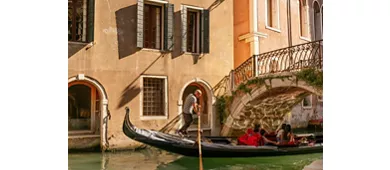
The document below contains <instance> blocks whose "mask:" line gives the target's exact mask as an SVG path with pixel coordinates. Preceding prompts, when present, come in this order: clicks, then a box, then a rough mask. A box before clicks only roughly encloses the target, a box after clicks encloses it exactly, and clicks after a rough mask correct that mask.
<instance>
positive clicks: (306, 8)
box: [297, 0, 311, 42]
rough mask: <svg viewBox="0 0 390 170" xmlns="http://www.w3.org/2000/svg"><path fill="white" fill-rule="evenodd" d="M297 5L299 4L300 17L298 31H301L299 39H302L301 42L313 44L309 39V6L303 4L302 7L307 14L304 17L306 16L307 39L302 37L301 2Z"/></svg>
mask: <svg viewBox="0 0 390 170" xmlns="http://www.w3.org/2000/svg"><path fill="white" fill-rule="evenodd" d="M297 3H298V16H299V17H298V18H299V24H298V26H299V29H298V30H299V38H300V39H301V40H305V41H308V42H311V39H310V38H309V36H310V32H309V30H310V24H309V19H310V13H309V6H308V5H304V4H302V7H303V8H305V12H306V13H305V14H304V15H306V23H307V25H306V27H307V37H305V36H303V35H302V18H301V0H298V1H297Z"/></svg>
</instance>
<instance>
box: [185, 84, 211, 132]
mask: <svg viewBox="0 0 390 170" xmlns="http://www.w3.org/2000/svg"><path fill="white" fill-rule="evenodd" d="M197 89H199V90H201V91H202V98H201V99H200V100H198V104H200V105H201V106H202V110H201V116H202V117H201V121H202V124H201V126H202V128H211V123H210V115H209V110H208V109H209V102H208V101H209V96H208V95H207V92H206V89H205V88H204V87H203V86H202V85H200V84H198V83H195V82H193V83H191V84H189V85H188V86H187V87H186V88H185V89H184V93H183V96H182V101H183V102H184V101H185V99H186V97H187V96H188V95H189V94H191V93H192V94H193V93H194V92H195V90H197ZM182 107H183V106H182ZM194 114H196V113H194ZM194 118H195V116H194ZM197 124H198V119H197V118H195V119H194V122H193V123H192V125H191V126H190V129H192V128H194V129H196V128H197Z"/></svg>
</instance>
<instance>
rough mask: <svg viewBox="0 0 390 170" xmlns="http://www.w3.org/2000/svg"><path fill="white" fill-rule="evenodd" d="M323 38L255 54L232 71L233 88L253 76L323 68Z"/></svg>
mask: <svg viewBox="0 0 390 170" xmlns="http://www.w3.org/2000/svg"><path fill="white" fill-rule="evenodd" d="M322 48H323V45H322V40H318V41H313V42H309V43H305V44H299V45H295V46H292V47H287V48H282V49H278V50H274V51H270V52H266V53H263V54H260V55H254V56H252V57H251V58H249V59H248V60H246V61H245V62H244V63H242V64H241V65H240V66H238V67H237V68H236V69H234V70H232V72H231V73H230V81H231V80H233V81H232V84H231V88H232V89H234V87H235V86H238V85H239V84H241V83H242V82H245V81H247V80H249V79H251V78H253V77H257V76H260V75H267V74H273V73H282V72H295V71H299V70H301V69H304V68H313V67H314V68H317V69H322V56H323V54H322V52H323V49H322Z"/></svg>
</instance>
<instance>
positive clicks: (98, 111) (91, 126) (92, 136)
mask: <svg viewBox="0 0 390 170" xmlns="http://www.w3.org/2000/svg"><path fill="white" fill-rule="evenodd" d="M107 106H108V98H107V93H106V91H105V90H104V88H103V86H102V85H101V84H100V83H99V82H98V81H97V80H95V79H93V78H91V77H88V76H85V75H84V74H78V75H77V76H74V77H71V78H69V79H68V139H69V141H68V149H73V148H80V147H84V146H81V145H83V144H85V143H89V144H90V145H89V146H91V145H92V144H91V143H95V142H97V145H100V148H101V149H102V150H106V149H107V148H108V140H107V122H108V118H109V116H108V109H107ZM73 139H74V140H73Z"/></svg>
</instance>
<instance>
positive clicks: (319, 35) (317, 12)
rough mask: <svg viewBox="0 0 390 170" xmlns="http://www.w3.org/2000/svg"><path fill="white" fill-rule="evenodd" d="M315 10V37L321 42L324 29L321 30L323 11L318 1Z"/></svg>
mask: <svg viewBox="0 0 390 170" xmlns="http://www.w3.org/2000/svg"><path fill="white" fill-rule="evenodd" d="M313 9H314V16H313V18H314V35H315V40H320V39H322V31H321V30H322V29H321V25H322V24H321V23H322V20H321V11H320V5H319V4H318V2H317V1H315V2H314V4H313Z"/></svg>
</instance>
